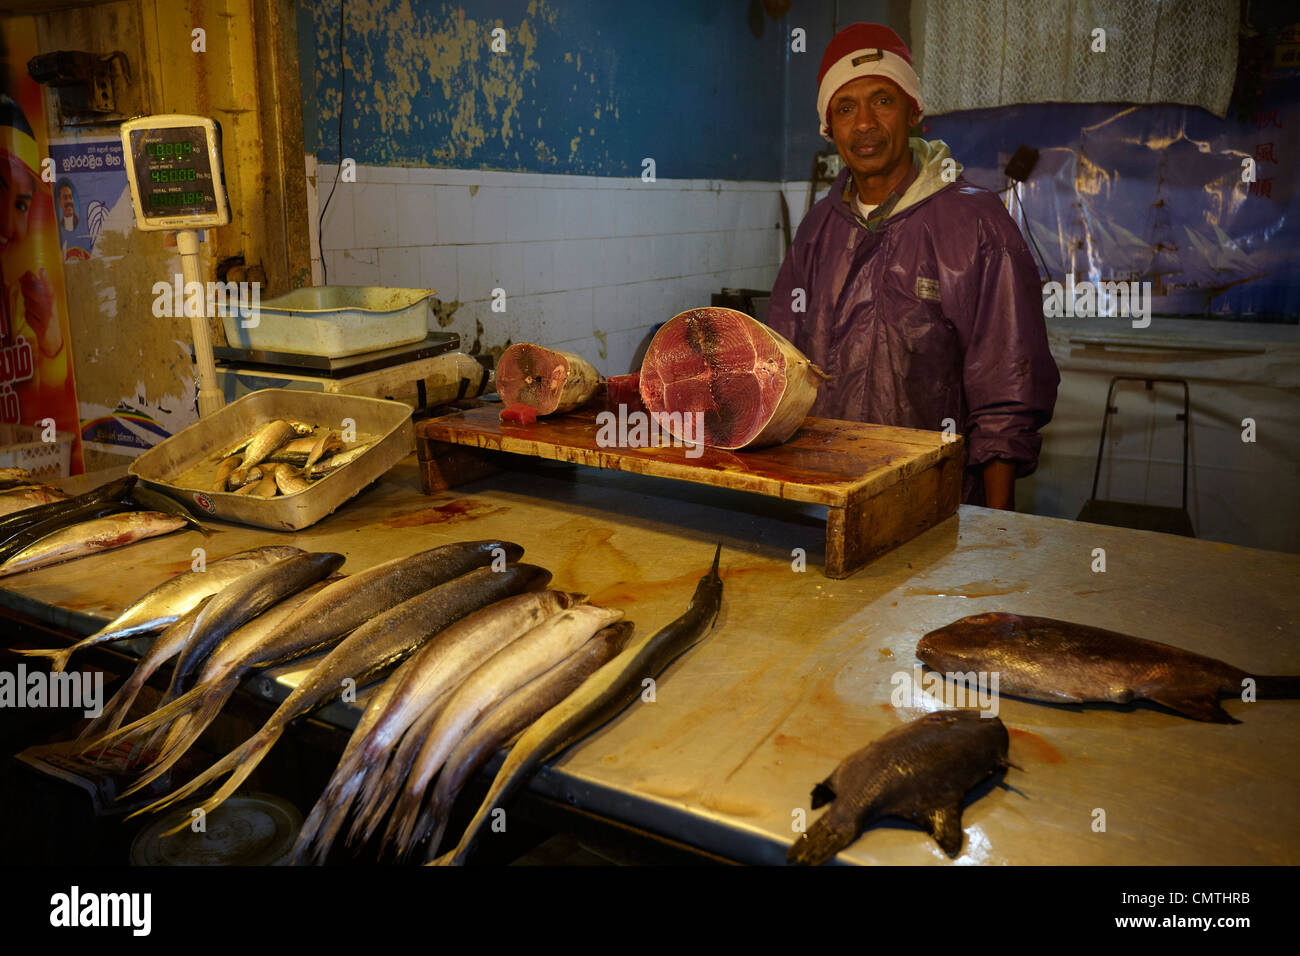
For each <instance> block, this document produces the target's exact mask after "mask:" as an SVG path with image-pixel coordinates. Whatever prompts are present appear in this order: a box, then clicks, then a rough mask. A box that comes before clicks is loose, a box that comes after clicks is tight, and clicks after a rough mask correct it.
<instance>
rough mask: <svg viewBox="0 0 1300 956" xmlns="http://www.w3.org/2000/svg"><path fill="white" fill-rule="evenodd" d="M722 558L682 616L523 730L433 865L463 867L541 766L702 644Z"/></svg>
mask: <svg viewBox="0 0 1300 956" xmlns="http://www.w3.org/2000/svg"><path fill="white" fill-rule="evenodd" d="M721 556H722V546H721V545H719V546H718V549H717V551H715V552H714V554H713V567H712V568H711V569H710V570H709V572H708V573H707V574H705V575H704V577H702V578H700V582H699V584H697V585H696V586H695V593H694V594H693V595H692V596H691V602H690V604H689V605H687V608H686V611H685V613H683V614H682V616H681V617H679V618H677V619H676V620H674V621H672V622H670V623H668V624H666V625H665V626H664V627H662V628H660V629H659V630H658V631H657V632H655V634H654V635H653V636H650V637H645V638H641V639H640V640H636V641H633V642H632V643H631V644H630V645H629V646H628V648H627V649H626V650H625V651H623V653H621V654H619V655H618V657H616V658H614V659H613V660H612V661H610V662H609V663H608V664H606V665H605V666H604V667H602V668H601V669H600V670H598V671H596V673H594V674H592V675H591V677H590V678H588V679H587V680H586V681H585V682H584V683H583V685H582V686H581V687H579V688H578V689H577V690H576V691H574V692H573V693H572V694H570V695H569V696H568V697H567V698H565V699H564V700H563V701H561V702H560V703H559V704H557V705H556V706H555V707H553V708H552V709H551V710H549V711H547V712H546V713H545V714H543V715H542V716H541V717H540V718H538V720H537V721H536V722H535V723H534V724H533V725H532V726H531V727H529V728H528V729H527V730H526V731H524V733H523V736H521V737H520V738H519V741H518V742H517V743H516V744H515V745H514V746H513V747H512V748H510V753H509V754H508V755H507V756H506V759H505V762H504V763H502V765H501V768H500V769H499V770H498V771H497V775H496V777H495V779H493V781H492V786H491V787H490V788H489V789H488V793H487V796H486V797H484V798H483V803H482V804H480V806H479V808H478V812H477V813H475V814H474V819H473V820H471V821H470V823H469V826H467V827H466V828H465V832H464V834H462V835H461V838H460V843H458V844H457V845H456V848H455V849H454V850H452V851H451V852H449V853H446V854H444V855H442V856H440V857H439V858H438V859H437V860H436V861H434V862H435V863H436V864H437V865H439V866H458V865H460V864H462V863H463V862H464V861H465V857H466V856H468V855H469V851H470V849H471V848H472V847H473V845H474V840H475V839H476V838H477V836H478V833H479V830H480V829H481V828H482V826H483V824H484V822H485V821H486V820H487V817H488V815H489V814H490V813H491V812H492V810H493V808H495V807H498V806H503V805H504V804H505V803H506V801H507V800H509V799H510V797H511V796H512V795H513V794H514V793H515V792H516V791H517V790H518V789H519V788H520V787H521V786H523V785H524V784H525V783H526V782H527V781H528V778H529V777H530V776H532V774H533V773H534V771H536V770H537V768H538V767H540V766H541V765H542V764H543V763H544V762H545V761H547V760H549V759H551V758H552V757H554V756H555V755H557V754H559V753H560V752H561V751H563V750H564V749H565V748H566V747H568V746H569V745H571V744H573V743H574V742H576V741H578V740H581V739H582V738H583V737H585V736H587V734H589V733H591V732H592V731H593V730H595V729H596V728H598V727H600V726H601V725H602V724H604V723H605V722H606V721H608V720H610V719H611V718H613V717H614V716H615V715H616V714H618V713H619V712H620V711H622V710H623V709H624V708H625V707H627V706H628V705H629V704H630V703H632V701H634V700H636V699H637V697H638V696H639V695H640V694H641V690H642V686H641V681H642V680H644V679H645V678H647V677H657V676H658V675H659V673H660V672H661V671H663V669H664V668H666V667H667V666H668V665H669V664H670V663H672V661H673V660H674V659H675V658H677V657H678V656H679V655H680V654H682V653H683V652H685V651H686V650H687V649H688V648H691V647H694V646H695V645H696V644H698V643H699V642H700V641H702V640H703V639H704V637H705V636H706V635H707V634H708V633H709V631H710V629H712V627H713V622H714V621H716V620H717V617H718V612H719V610H721V608H722V578H721V576H720V575H719V574H718V562H719V560H720V559H721Z"/></svg>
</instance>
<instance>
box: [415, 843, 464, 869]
mask: <svg viewBox="0 0 1300 956" xmlns="http://www.w3.org/2000/svg"><path fill="white" fill-rule="evenodd" d="M459 854H460V847H456V849H454V850H452V851H451V852H450V853H444V854H443V855H442V856H440V857H438V858H437V859H436V860H430V861H429V862H428V863H426V864H424V865H425V866H461V865H462V861H461V859H460V858H459Z"/></svg>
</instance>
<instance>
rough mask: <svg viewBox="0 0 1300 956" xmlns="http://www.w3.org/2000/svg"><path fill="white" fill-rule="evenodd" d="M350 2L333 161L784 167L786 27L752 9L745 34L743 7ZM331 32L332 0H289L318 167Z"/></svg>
mask: <svg viewBox="0 0 1300 956" xmlns="http://www.w3.org/2000/svg"><path fill="white" fill-rule="evenodd" d="M346 4H347V5H346V16H347V21H346V24H345V28H344V36H345V40H344V60H343V62H344V63H345V64H346V66H347V69H346V76H345V77H343V80H344V82H345V83H346V91H347V93H346V100H347V102H346V107H345V110H344V114H343V154H344V155H345V156H350V157H352V158H354V159H356V161H357V162H358V163H363V164H377V165H398V166H440V167H455V168H463V169H499V170H511V171H521V172H547V173H576V174H590V175H604V176H629V175H639V174H640V173H641V161H642V159H643V158H644V157H653V158H654V160H655V164H656V174H657V175H658V176H659V177H660V178H697V179H704V178H718V179H742V180H744V179H749V180H774V179H779V178H781V176H782V171H783V165H784V160H785V149H784V145H783V144H784V139H785V137H784V130H783V125H784V120H785V112H786V99H787V97H786V84H785V76H786V53H787V50H788V44H787V40H786V37H787V31H786V29H785V28H784V26H783V24H782V22H781V21H776V20H772V19H771V18H768V17H764V18H763V19H764V20H765V23H764V30H763V35H762V37H761V38H756V37H755V36H754V35H753V34H752V33H751V32H750V28H749V14H748V11H749V4H748V2H747V0H719V2H710V0H658V2H654V3H648V2H634V0H629V2H610V0H549V2H548V0H469V2H465V3H460V4H455V3H445V2H439V0H369V2H364V0H346ZM804 5H805V6H808V7H825V8H826V9H830V8H831V7H833V4H831V3H825V4H820V3H806V4H804ZM496 27H501V28H503V29H504V30H505V31H506V44H507V49H506V52H505V53H493V52H492V51H491V50H490V45H491V42H492V36H491V31H492V30H493V29H494V28H496ZM338 31H339V0H322V2H319V3H317V2H309V0H300V2H299V42H300V47H301V54H302V55H301V69H302V85H303V103H304V111H303V112H304V122H305V127H306V129H305V133H306V147H307V150H308V151H309V152H317V153H318V154H319V156H320V158H321V160H322V161H323V162H334V161H335V160H336V157H337V155H338V148H337V139H338V119H339V102H340V97H339V84H340V79H341V77H340V71H339V56H338V36H339V33H338ZM811 48H812V47H811V45H810V49H811ZM807 56H809V57H813V58H816V59H819V58H820V56H821V50H820V48H819V49H817V51H816V52H815V53H809V54H807ZM812 69H813V72H814V76H815V73H816V63H815V62H814V63H813V66H812ZM809 112H810V113H811V111H809ZM813 133H814V135H815V133H816V131H815V130H814V131H813ZM805 165H806V163H805Z"/></svg>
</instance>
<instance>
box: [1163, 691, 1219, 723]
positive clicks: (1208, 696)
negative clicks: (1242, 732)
mask: <svg viewBox="0 0 1300 956" xmlns="http://www.w3.org/2000/svg"><path fill="white" fill-rule="evenodd" d="M1144 696H1145V697H1146V699H1147V700H1151V701H1155V702H1156V703H1157V704H1161V705H1162V706H1165V707H1168V708H1169V709H1170V710H1176V711H1178V713H1180V714H1182V715H1183V716H1184V717H1190V718H1192V720H1203V721H1205V722H1206V723H1210V724H1239V723H1241V721H1239V720H1237V719H1236V718H1235V717H1233V716H1232V715H1231V714H1229V713H1228V712H1227V711H1226V710H1224V709H1223V708H1222V707H1220V706H1219V701H1218V699H1217V698H1216V697H1215V695H1214V693H1213V692H1209V693H1204V694H1178V693H1176V692H1174V691H1158V692H1156V693H1148V694H1145V695H1144Z"/></svg>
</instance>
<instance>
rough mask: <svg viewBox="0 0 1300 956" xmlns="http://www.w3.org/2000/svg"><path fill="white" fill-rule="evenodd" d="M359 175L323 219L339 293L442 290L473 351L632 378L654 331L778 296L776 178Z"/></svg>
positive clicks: (392, 171)
mask: <svg viewBox="0 0 1300 956" xmlns="http://www.w3.org/2000/svg"><path fill="white" fill-rule="evenodd" d="M356 172H357V181H356V182H355V183H345V182H339V184H338V186H337V188H336V189H335V192H334V196H333V199H332V200H331V201H330V203H329V207H328V210H327V212H326V216H325V222H324V230H323V231H324V243H323V247H324V251H325V262H326V265H327V266H328V269H329V282H330V284H331V285H383V286H402V287H411V288H433V289H437V290H438V298H439V299H440V300H441V301H442V302H443V303H451V302H459V303H460V305H459V306H458V307H457V308H456V310H455V312H454V313H453V315H452V320H451V323H450V324H449V325H447V326H446V327H445V328H446V330H448V331H454V332H459V333H460V335H461V337H462V347H463V349H465V350H466V351H468V350H469V349H470V347H471V345H472V344H473V343H474V341H475V339H476V338H478V339H479V340H480V345H481V348H482V349H483V350H484V351H486V350H488V349H490V348H492V347H500V346H502V345H504V344H505V342H506V340H507V339H510V340H511V341H513V342H525V341H526V342H538V343H540V344H543V345H550V346H555V347H558V348H563V349H565V350H568V351H572V352H576V353H578V354H579V355H582V356H584V357H586V358H587V359H588V360H590V361H591V362H592V363H593V364H594V365H595V366H596V367H597V368H598V369H599V370H600V371H601V372H603V373H604V374H606V375H616V374H620V373H624V372H627V371H630V370H631V368H632V359H633V356H634V354H635V353H636V350H637V347H638V346H639V345H640V343H641V342H642V340H643V339H644V338H645V337H646V335H647V334H648V333H649V332H650V330H651V329H652V328H653V327H654V326H655V325H657V324H659V323H661V322H663V321H665V320H667V319H669V318H671V317H672V316H673V315H676V314H677V313H678V312H681V311H684V310H686V309H689V308H693V307H696V306H700V305H708V304H709V298H710V295H711V294H712V293H713V292H716V291H718V290H719V289H721V288H722V287H723V286H734V287H746V288H757V289H770V288H771V286H772V283H773V281H774V280H775V279H776V272H777V269H778V268H779V266H780V263H781V259H782V256H783V254H784V248H783V242H782V232H781V228H780V222H781V213H780V200H779V198H778V196H779V193H780V191H781V188H782V184H781V183H775V182H773V183H763V182H721V181H714V180H659V181H658V182H655V183H644V182H642V181H641V180H640V179H638V178H632V179H611V178H605V177H595V176H552V175H542V174H530V173H500V172H481V171H474V170H454V169H428V168H413V169H406V168H396V167H377V166H359V167H357V170H356ZM307 173H308V176H307V181H308V202H309V211H310V214H311V221H312V225H313V229H314V228H315V224H316V221H317V212H316V203H317V202H318V201H319V202H324V200H325V197H326V196H328V195H329V191H330V188H331V184H332V183H333V180H334V173H335V170H334V167H333V166H324V165H323V166H321V167H320V169H319V176H317V175H316V174H315V173H316V170H315V162H314V157H312V156H308V157H307ZM318 183H319V189H318V185H317V184H318ZM792 212H795V211H794V210H792ZM801 213H802V207H800V208H799V210H798V211H797V212H795V214H796V215H798V214H801ZM312 238H313V247H312V254H313V257H314V258H313V279H314V281H315V282H316V283H320V282H321V281H322V277H321V272H320V262H319V256H320V245H319V244H318V242H317V237H316V236H315V235H313V237H312ZM494 288H501V289H504V290H505V293H506V311H505V312H504V313H500V312H493V311H492V309H491V307H490V302H491V297H492V290H493V289H494ZM430 324H431V327H433V328H437V326H436V325H435V324H434V322H433V319H432V317H431V318H430ZM479 324H481V326H482V331H481V333H480V332H479V330H478V325H479Z"/></svg>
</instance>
